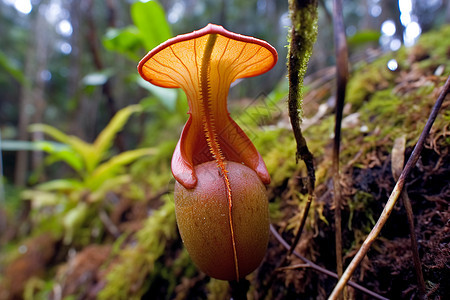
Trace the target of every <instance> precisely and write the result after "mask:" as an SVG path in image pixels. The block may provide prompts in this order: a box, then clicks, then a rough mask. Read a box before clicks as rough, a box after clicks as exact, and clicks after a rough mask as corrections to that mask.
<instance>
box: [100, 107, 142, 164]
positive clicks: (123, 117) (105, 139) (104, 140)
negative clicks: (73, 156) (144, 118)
mask: <svg viewBox="0 0 450 300" xmlns="http://www.w3.org/2000/svg"><path fill="white" fill-rule="evenodd" d="M140 111H142V107H141V106H140V105H130V106H127V107H125V108H122V109H121V110H119V111H118V112H117V113H116V114H115V115H114V117H113V118H112V119H111V121H110V122H109V123H108V125H107V126H106V127H105V128H104V129H103V130H102V132H100V134H99V135H98V137H97V139H96V140H95V142H94V148H95V153H96V155H97V161H96V164H97V163H98V162H100V160H101V159H102V158H104V157H105V155H106V152H107V151H108V149H109V148H110V147H111V145H112V143H113V140H114V137H115V136H116V134H117V133H118V132H119V131H121V130H122V128H123V126H125V123H126V122H127V121H128V118H129V117H130V115H131V114H132V113H135V112H140Z"/></svg>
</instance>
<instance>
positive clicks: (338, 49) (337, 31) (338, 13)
mask: <svg viewBox="0 0 450 300" xmlns="http://www.w3.org/2000/svg"><path fill="white" fill-rule="evenodd" d="M333 4H334V5H333V22H334V47H335V53H336V77H337V78H336V122H335V126H334V143H333V187H334V189H333V190H334V212H335V217H334V224H335V239H336V269H337V273H338V275H339V276H341V275H342V272H343V262H342V225H341V223H342V218H341V205H342V195H341V186H340V176H339V148H340V143H341V123H342V111H343V109H344V100H345V90H346V87H347V78H348V54H347V42H346V38H345V28H344V21H343V15H342V0H334V1H333Z"/></svg>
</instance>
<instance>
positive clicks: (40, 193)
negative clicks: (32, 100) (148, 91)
mask: <svg viewBox="0 0 450 300" xmlns="http://www.w3.org/2000/svg"><path fill="white" fill-rule="evenodd" d="M140 111H142V108H141V107H140V106H139V105H133V106H128V107H126V108H123V109H122V110H120V111H119V112H118V113H117V114H116V115H115V116H114V117H113V118H112V120H111V122H110V123H109V124H108V125H107V126H106V127H105V128H104V129H103V131H102V132H101V133H100V134H99V136H98V137H97V139H96V140H95V141H94V143H92V144H89V143H86V142H84V141H83V140H81V139H79V138H78V137H76V136H69V135H67V134H65V133H63V132H61V131H59V130H58V129H56V128H54V127H52V126H49V125H44V124H33V125H31V127H30V130H31V131H41V132H44V133H46V134H47V135H49V136H51V137H52V138H54V139H55V140H57V141H58V142H60V143H62V144H64V145H66V146H67V147H53V146H52V144H50V143H42V142H41V143H39V144H38V145H39V146H40V147H42V148H41V150H42V151H45V152H47V153H48V154H49V156H47V158H46V161H47V164H54V163H56V162H65V163H67V164H68V165H69V166H70V167H71V168H72V169H73V170H74V171H76V173H77V175H78V176H77V177H79V179H74V178H65V179H54V180H50V181H46V182H44V183H41V184H38V185H37V186H36V187H35V188H34V189H32V190H26V191H24V192H23V193H22V198H23V199H25V200H30V201H31V203H32V207H33V208H34V209H35V210H36V212H39V216H36V217H39V218H45V217H44V216H45V213H43V211H44V210H45V208H49V207H54V208H55V207H59V208H58V210H62V211H63V216H62V224H63V226H64V241H65V243H67V244H70V243H71V242H72V240H73V237H74V236H75V232H76V231H77V230H79V228H80V227H81V226H82V225H83V223H84V221H85V219H86V217H87V216H88V215H89V214H90V212H89V211H90V210H92V209H94V208H95V207H97V206H98V205H96V203H97V202H99V201H102V200H103V199H104V198H105V196H106V194H107V193H108V192H111V191H118V190H119V189H121V187H122V186H123V185H125V184H129V183H130V182H131V181H132V177H131V176H130V175H129V174H128V173H127V170H126V168H124V167H125V166H126V165H128V164H130V163H132V162H134V161H136V160H137V159H139V158H140V157H143V156H147V155H151V154H155V153H156V150H155V149H154V148H142V149H136V150H129V151H125V152H122V153H119V154H115V155H112V153H111V146H112V144H113V141H114V139H115V138H116V135H117V133H118V132H119V131H121V130H122V129H123V127H124V126H125V123H126V122H127V120H128V118H129V117H130V115H131V114H132V113H135V112H140ZM52 213H55V212H54V211H53V210H52Z"/></svg>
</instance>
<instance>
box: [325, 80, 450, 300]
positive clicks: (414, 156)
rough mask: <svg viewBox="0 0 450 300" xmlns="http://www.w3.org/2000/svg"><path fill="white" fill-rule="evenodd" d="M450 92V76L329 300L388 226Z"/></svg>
mask: <svg viewBox="0 0 450 300" xmlns="http://www.w3.org/2000/svg"><path fill="white" fill-rule="evenodd" d="M449 91H450V76H449V77H448V78H447V81H446V82H445V85H444V88H443V89H442V92H441V94H440V95H439V97H438V99H437V100H436V103H435V104H434V106H433V109H432V110H431V113H430V116H429V117H428V120H427V123H426V124H425V127H424V129H423V131H422V133H421V134H420V137H419V140H418V141H417V144H416V146H415V147H414V150H413V152H412V153H411V156H410V157H409V159H408V162H407V163H406V165H405V168H404V169H403V171H402V173H401V174H400V177H399V179H398V181H397V183H396V185H395V187H394V189H393V190H392V193H391V195H390V196H389V199H388V201H387V202H386V206H385V207H384V209H383V212H382V213H381V216H380V218H379V219H378V221H377V223H376V224H375V226H374V227H373V229H372V231H371V232H370V233H369V235H368V236H367V238H366V240H365V241H364V243H363V244H362V246H361V248H360V249H359V251H358V253H356V255H355V257H354V258H353V260H352V261H351V262H350V265H349V266H348V267H347V269H346V270H345V272H344V274H343V275H342V277H341V279H339V282H338V283H337V285H336V286H335V288H334V290H333V292H332V293H331V295H330V297H329V298H328V299H330V300H333V299H337V298H338V296H339V294H340V293H341V291H342V289H343V288H344V286H345V284H346V283H347V282H348V281H349V279H350V277H351V276H352V274H353V272H355V270H356V268H357V267H358V265H359V263H360V262H361V261H362V259H363V258H364V256H365V255H366V254H367V251H369V249H370V246H371V245H372V243H373V242H374V241H375V239H376V238H377V236H378V234H379V233H380V231H381V229H382V228H383V226H384V224H386V221H387V220H388V218H389V215H390V214H391V212H392V210H393V209H394V206H395V203H396V202H397V199H398V197H399V196H400V194H401V191H402V189H403V186H404V185H405V180H406V178H407V177H408V175H409V173H410V172H411V170H412V168H413V167H414V166H415V165H416V163H417V160H418V159H419V156H420V152H422V148H423V144H424V142H425V139H426V137H427V136H428V133H429V132H430V129H431V126H432V125H433V123H434V120H435V119H436V116H437V114H438V112H439V109H440V108H441V106H442V102H443V101H444V98H445V96H446V95H447V94H448V93H449Z"/></svg>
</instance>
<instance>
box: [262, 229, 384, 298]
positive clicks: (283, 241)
mask: <svg viewBox="0 0 450 300" xmlns="http://www.w3.org/2000/svg"><path fill="white" fill-rule="evenodd" d="M270 232H272V234H273V235H274V236H275V238H276V239H277V240H278V241H279V242H280V244H281V245H283V247H285V248H286V249H289V248H290V246H289V244H288V243H287V242H286V241H285V240H284V239H283V237H282V236H281V235H280V234H279V233H278V232H277V230H276V229H275V227H274V226H273V225H272V224H271V225H270ZM293 254H294V255H295V256H297V257H298V258H300V259H301V260H303V261H304V262H305V264H306V265H308V267H310V268H311V269H314V270H316V271H318V272H320V273H323V274H325V275H328V276H330V277H333V278H336V279H338V276H337V274H336V273H333V272H331V271H328V270H327V269H325V268H322V267H321V266H319V265H316V264H315V263H313V262H312V261H310V260H309V259H307V258H306V257H304V256H303V255H301V254H300V253H298V252H297V251H294V252H293ZM348 285H349V286H351V287H353V288H355V289H357V290H359V291H361V292H363V293H365V294H367V295H370V296H372V297H373V298H376V299H382V300H387V298H385V297H383V296H381V295H378V294H377V293H374V292H372V291H370V290H368V289H366V288H365V287H363V286H361V285H359V284H357V283H355V282H353V281H349V282H348Z"/></svg>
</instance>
